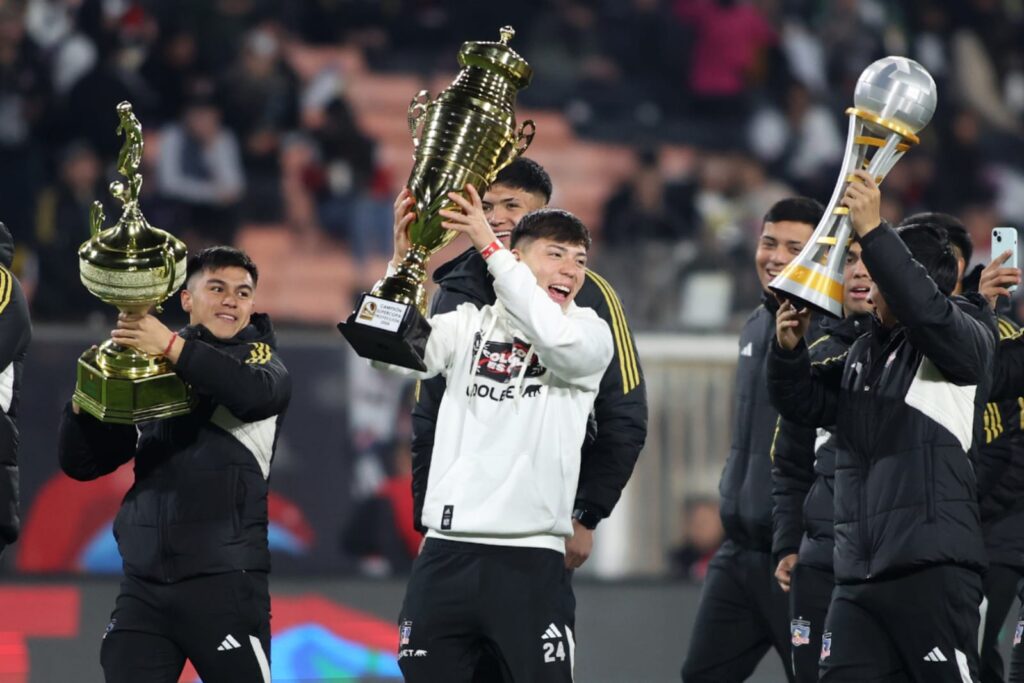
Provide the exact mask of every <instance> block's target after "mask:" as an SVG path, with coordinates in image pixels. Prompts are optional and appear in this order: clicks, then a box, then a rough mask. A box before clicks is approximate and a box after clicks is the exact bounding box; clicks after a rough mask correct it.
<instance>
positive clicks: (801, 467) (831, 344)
mask: <svg viewBox="0 0 1024 683" xmlns="http://www.w3.org/2000/svg"><path fill="white" fill-rule="evenodd" d="M870 319H871V318H870V316H869V315H867V314H861V315H855V316H851V317H848V318H844V319H842V320H832V319H827V320H822V321H821V332H822V335H821V336H820V337H818V339H817V340H816V341H815V342H814V343H812V344H811V345H810V346H809V347H808V351H809V353H810V357H811V365H812V367H820V366H822V365H828V364H832V363H840V364H842V363H844V362H845V361H846V353H847V351H848V350H849V348H850V345H851V344H852V343H853V342H854V340H856V339H857V337H859V336H860V335H861V334H863V333H864V332H865V331H866V330H867V329H868V326H869V324H870V322H869V321H870ZM835 475H836V444H835V438H834V437H833V436H832V433H831V431H828V430H826V429H825V428H823V427H819V428H817V429H813V428H811V427H804V426H802V425H798V424H795V423H793V422H791V421H789V420H785V419H783V418H782V417H779V426H778V432H777V433H776V435H775V441H774V443H773V444H772V498H773V499H774V500H775V507H774V509H773V511H772V521H773V527H774V533H773V538H772V555H773V556H774V557H775V561H776V562H777V561H778V560H780V559H782V558H783V557H785V556H786V555H790V554H792V553H799V562H800V564H802V565H805V566H809V567H814V568H815V569H819V570H821V571H826V572H829V573H830V574H831V573H832V553H833V546H834V541H833V539H834V533H833V531H832V526H833V520H832V514H833V513H832V508H833V501H832V492H833V490H834V489H835Z"/></svg>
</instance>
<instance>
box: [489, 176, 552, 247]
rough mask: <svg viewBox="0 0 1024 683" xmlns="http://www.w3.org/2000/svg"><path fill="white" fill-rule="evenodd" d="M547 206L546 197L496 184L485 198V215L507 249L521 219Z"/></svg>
mask: <svg viewBox="0 0 1024 683" xmlns="http://www.w3.org/2000/svg"><path fill="white" fill-rule="evenodd" d="M546 204H547V202H546V201H544V196H543V195H540V194H537V193H536V192H530V191H528V190H524V189H522V188H518V187H509V186H508V185H503V184H501V183H495V184H494V185H491V186H490V187H489V188H487V192H485V193H484V196H483V205H484V215H485V216H487V222H488V223H490V224H491V228H492V229H493V230H494V235H495V237H497V238H498V239H499V240H501V241H502V243H503V244H504V245H505V246H506V247H507V246H508V238H509V235H511V234H512V228H514V227H516V223H518V222H519V219H520V218H522V217H523V216H525V215H526V214H528V213H530V212H531V211H536V210H537V209H543V208H544V206H545V205H546Z"/></svg>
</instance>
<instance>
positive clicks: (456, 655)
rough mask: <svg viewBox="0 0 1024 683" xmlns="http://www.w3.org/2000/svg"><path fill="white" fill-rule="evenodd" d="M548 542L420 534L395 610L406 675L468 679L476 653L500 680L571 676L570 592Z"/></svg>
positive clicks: (425, 682)
mask: <svg viewBox="0 0 1024 683" xmlns="http://www.w3.org/2000/svg"><path fill="white" fill-rule="evenodd" d="M568 580H569V579H568V575H567V573H566V571H565V556H564V555H562V553H559V552H557V551H554V550H546V549H541V548H514V547H509V546H496V545H484V544H480V543H460V542H455V541H448V540H444V539H437V538H428V539H427V541H426V543H425V544H424V546H423V552H421V553H420V554H419V557H417V558H416V561H415V562H414V563H413V567H412V575H411V576H410V577H409V584H408V587H407V588H406V592H405V600H404V602H403V604H402V612H401V614H400V615H399V618H398V625H399V629H398V632H399V644H398V665H399V667H400V668H401V669H402V674H403V675H404V676H405V680H406V681H407V682H408V683H421V682H422V683H437V682H438V681H444V682H445V683H463V682H468V681H471V680H472V678H473V671H474V668H475V667H476V664H477V662H478V660H479V659H480V656H481V655H482V654H483V653H485V652H486V653H488V654H489V655H490V656H492V657H494V659H495V660H497V663H498V668H499V669H500V674H501V680H502V681H505V683H512V682H515V683H564V682H571V681H572V675H573V674H572V671H573V664H574V658H575V647H576V641H575V633H574V625H575V619H574V614H575V599H574V598H573V599H570V597H569V596H571V595H572V592H571V590H572V589H571V587H570V586H568V585H566V584H567V582H568Z"/></svg>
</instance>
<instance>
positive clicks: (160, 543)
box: [156, 496, 172, 583]
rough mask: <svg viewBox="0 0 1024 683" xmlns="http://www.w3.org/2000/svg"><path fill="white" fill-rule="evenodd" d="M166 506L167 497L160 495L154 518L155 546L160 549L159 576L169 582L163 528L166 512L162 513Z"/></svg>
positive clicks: (165, 535)
mask: <svg viewBox="0 0 1024 683" xmlns="http://www.w3.org/2000/svg"><path fill="white" fill-rule="evenodd" d="M166 508H167V497H166V496H160V507H159V514H158V515H157V519H156V533H157V537H156V540H157V547H158V548H159V549H160V578H162V579H163V581H164V583H171V581H172V579H171V576H170V572H168V571H167V534H166V533H165V531H166V530H165V529H164V526H165V520H166V519H167V516H166V514H164V511H165V509H166Z"/></svg>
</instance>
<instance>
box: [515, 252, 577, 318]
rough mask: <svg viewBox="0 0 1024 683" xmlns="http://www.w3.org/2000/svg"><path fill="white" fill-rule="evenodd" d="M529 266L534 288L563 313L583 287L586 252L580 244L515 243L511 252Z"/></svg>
mask: <svg viewBox="0 0 1024 683" xmlns="http://www.w3.org/2000/svg"><path fill="white" fill-rule="evenodd" d="M512 253H513V254H515V255H516V258H518V259H519V260H520V261H522V262H523V263H525V264H526V265H527V266H529V268H530V271H531V272H532V273H533V276H534V277H535V278H537V284H538V285H539V286H540V288H541V289H543V290H544V291H545V292H547V294H548V296H549V297H551V300H552V301H554V302H555V303H556V304H558V305H559V306H561V307H562V310H563V311H565V310H567V309H568V308H569V304H570V303H571V302H572V300H573V299H575V298H576V294H578V293H579V291H580V288H581V287H582V286H583V278H584V277H586V273H587V250H586V248H585V247H584V246H583V245H582V244H569V243H566V242H556V241H554V240H552V239H549V238H547V237H538V238H537V239H531V240H528V241H526V240H524V241H523V242H518V243H517V244H516V248H515V249H513V250H512Z"/></svg>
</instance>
